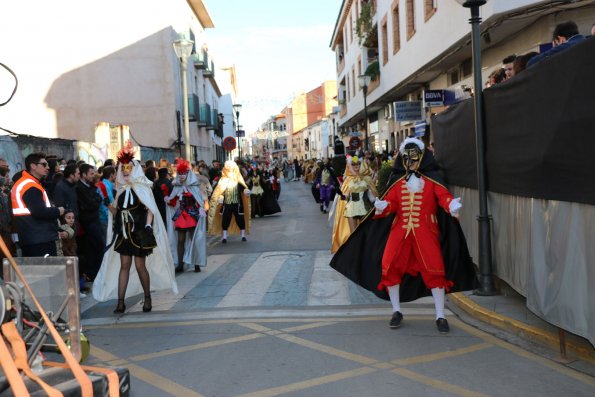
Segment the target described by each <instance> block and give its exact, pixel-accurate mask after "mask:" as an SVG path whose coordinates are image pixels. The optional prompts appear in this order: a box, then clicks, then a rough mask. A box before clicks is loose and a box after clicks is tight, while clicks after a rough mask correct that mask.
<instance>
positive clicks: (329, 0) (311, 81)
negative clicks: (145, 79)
mask: <svg viewBox="0 0 595 397" xmlns="http://www.w3.org/2000/svg"><path fill="white" fill-rule="evenodd" d="M205 3H206V5H207V8H208V10H209V13H210V14H211V18H212V19H213V22H214V24H215V28H214V29H207V31H206V34H207V41H208V45H209V51H212V53H213V55H214V56H215V57H216V59H215V61H216V62H217V63H218V64H219V65H220V66H224V65H226V64H227V65H228V64H235V67H236V75H237V84H238V101H239V102H240V103H241V104H242V111H241V113H240V124H241V125H242V126H243V128H244V129H245V130H246V132H252V131H254V130H256V129H257V128H258V127H259V126H260V124H261V123H263V122H265V121H266V119H267V118H268V117H269V116H271V115H273V114H277V113H279V112H280V111H281V110H282V109H283V108H284V107H285V106H286V105H287V104H288V103H289V102H290V100H291V98H293V97H294V96H295V95H296V94H298V93H300V92H305V91H309V90H311V89H313V88H315V87H317V86H319V85H320V84H321V83H322V82H323V81H325V80H334V79H336V69H335V56H334V53H333V52H332V51H331V49H330V47H329V43H330V41H331V36H332V33H333V28H334V26H335V22H336V19H337V16H338V14H339V9H340V7H341V3H342V1H341V0H297V1H296V0H293V1H291V0H257V1H246V0H206V1H205Z"/></svg>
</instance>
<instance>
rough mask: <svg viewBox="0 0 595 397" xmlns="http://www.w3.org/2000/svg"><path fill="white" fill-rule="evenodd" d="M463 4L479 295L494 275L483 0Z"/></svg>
mask: <svg viewBox="0 0 595 397" xmlns="http://www.w3.org/2000/svg"><path fill="white" fill-rule="evenodd" d="M457 2H458V3H459V4H461V5H462V6H463V7H466V8H469V9H470V10H471V18H470V19H469V23H470V24H471V46H472V50H473V82H474V86H475V87H474V96H473V98H474V101H475V140H476V146H477V187H478V190H479V216H478V217H477V221H478V222H479V283H480V286H479V289H478V290H477V291H476V292H475V293H476V294H478V295H495V294H496V288H495V287H494V275H493V273H492V237H491V231H490V219H491V216H490V215H489V214H488V194H487V186H486V185H487V184H486V161H485V127H484V118H483V91H482V89H483V84H482V82H481V42H480V28H479V25H480V24H481V17H480V16H479V7H481V6H482V5H484V4H485V3H486V0H457Z"/></svg>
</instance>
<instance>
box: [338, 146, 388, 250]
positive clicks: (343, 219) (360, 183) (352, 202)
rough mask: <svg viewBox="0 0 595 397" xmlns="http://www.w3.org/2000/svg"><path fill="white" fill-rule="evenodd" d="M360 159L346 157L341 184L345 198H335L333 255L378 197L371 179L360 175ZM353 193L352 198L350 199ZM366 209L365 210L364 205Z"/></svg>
mask: <svg viewBox="0 0 595 397" xmlns="http://www.w3.org/2000/svg"><path fill="white" fill-rule="evenodd" d="M360 164H361V163H360V159H359V158H358V157H357V156H353V157H350V156H348V157H347V166H346V167H345V173H344V175H343V183H342V184H341V194H342V196H343V197H344V198H345V200H343V198H341V199H338V198H335V201H336V202H335V212H334V215H333V216H334V222H333V236H332V246H331V252H332V253H335V252H337V250H338V249H339V247H340V246H341V245H342V244H343V243H344V242H345V241H346V240H347V238H348V237H349V235H350V234H351V233H352V232H353V230H355V228H356V227H357V225H358V224H359V222H360V221H361V219H362V218H363V216H364V215H366V213H367V212H368V211H369V210H370V209H372V203H373V201H374V200H375V198H376V196H377V195H378V194H377V192H376V188H375V186H374V184H373V183H372V180H371V178H369V177H368V176H366V175H362V174H361V166H360ZM351 193H353V197H351ZM364 200H366V202H367V203H368V204H367V205H368V207H369V208H366V204H365V202H364Z"/></svg>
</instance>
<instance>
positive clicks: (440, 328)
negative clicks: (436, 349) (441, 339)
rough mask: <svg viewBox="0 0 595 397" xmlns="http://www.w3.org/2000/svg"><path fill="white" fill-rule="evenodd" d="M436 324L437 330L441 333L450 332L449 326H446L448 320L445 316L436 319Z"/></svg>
mask: <svg viewBox="0 0 595 397" xmlns="http://www.w3.org/2000/svg"><path fill="white" fill-rule="evenodd" d="M436 326H437V327H438V332H440V333H441V334H448V333H449V332H450V327H449V326H448V321H446V319H445V318H439V319H438V320H436Z"/></svg>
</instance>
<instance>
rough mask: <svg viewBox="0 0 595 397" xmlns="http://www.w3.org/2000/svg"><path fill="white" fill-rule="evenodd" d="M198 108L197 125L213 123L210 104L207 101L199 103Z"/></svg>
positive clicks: (210, 124) (207, 125) (208, 125)
mask: <svg viewBox="0 0 595 397" xmlns="http://www.w3.org/2000/svg"><path fill="white" fill-rule="evenodd" d="M199 108H200V110H199V117H198V125H199V126H204V127H210V126H212V125H213V121H212V120H211V118H212V112H211V105H209V104H208V103H205V104H202V105H200V107H199Z"/></svg>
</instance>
